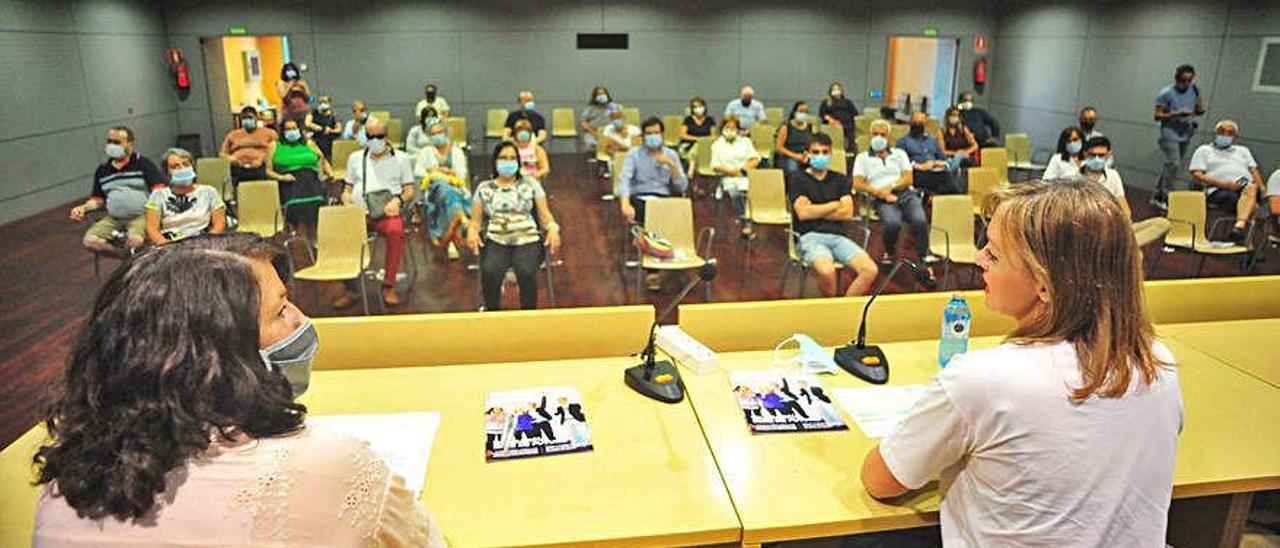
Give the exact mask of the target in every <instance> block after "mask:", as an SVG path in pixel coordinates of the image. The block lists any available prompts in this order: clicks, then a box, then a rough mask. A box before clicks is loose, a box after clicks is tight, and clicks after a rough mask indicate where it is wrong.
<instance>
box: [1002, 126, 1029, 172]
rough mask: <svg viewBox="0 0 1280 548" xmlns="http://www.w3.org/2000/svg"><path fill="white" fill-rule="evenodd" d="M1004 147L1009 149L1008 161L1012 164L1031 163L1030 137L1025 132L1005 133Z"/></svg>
mask: <svg viewBox="0 0 1280 548" xmlns="http://www.w3.org/2000/svg"><path fill="white" fill-rule="evenodd" d="M1004 148H1005V150H1007V151H1009V161H1010V162H1012V163H1014V164H1029V163H1031V138H1030V137H1028V136H1027V134H1026V133H1010V134H1007V135H1005V136H1004Z"/></svg>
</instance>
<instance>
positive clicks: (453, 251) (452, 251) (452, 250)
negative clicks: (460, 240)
mask: <svg viewBox="0 0 1280 548" xmlns="http://www.w3.org/2000/svg"><path fill="white" fill-rule="evenodd" d="M445 253H447V254H448V255H449V260H451V261H456V260H458V257H460V256H461V255H460V254H459V253H458V246H457V245H456V244H455V243H454V242H449V249H448V250H447V251H446V252H445Z"/></svg>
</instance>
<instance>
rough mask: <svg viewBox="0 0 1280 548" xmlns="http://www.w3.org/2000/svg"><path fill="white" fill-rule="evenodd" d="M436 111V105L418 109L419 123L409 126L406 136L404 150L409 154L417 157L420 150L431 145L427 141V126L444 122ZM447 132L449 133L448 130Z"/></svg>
mask: <svg viewBox="0 0 1280 548" xmlns="http://www.w3.org/2000/svg"><path fill="white" fill-rule="evenodd" d="M443 121H444V119H442V118H440V116H439V114H438V113H437V112H436V109H435V107H427V108H424V109H422V110H419V111H418V124H417V125H415V126H413V127H411V128H409V134H408V135H406V136H405V138H404V151H405V152H408V153H409V156H410V157H411V158H412V157H416V156H417V155H418V152H419V151H421V150H422V149H424V148H427V147H429V146H431V143H429V142H428V141H427V128H428V127H431V125H432V124H435V123H437V122H443ZM445 133H448V132H447V131H446V132H445Z"/></svg>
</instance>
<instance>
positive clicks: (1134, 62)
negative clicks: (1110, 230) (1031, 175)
mask: <svg viewBox="0 0 1280 548" xmlns="http://www.w3.org/2000/svg"><path fill="white" fill-rule="evenodd" d="M1000 13H1001V14H1002V15H1001V17H1000V19H999V28H998V31H997V36H996V38H995V40H994V41H995V42H998V44H999V45H998V48H997V53H996V55H994V57H993V60H992V68H993V73H992V78H991V83H990V90H989V93H990V102H991V106H992V110H993V112H994V113H995V114H996V116H997V117H998V118H1000V119H1001V121H1002V122H1003V123H1004V124H1005V125H1006V126H1007V127H1008V128H1009V129H1010V130H1011V131H1024V132H1027V133H1030V134H1031V138H1032V144H1033V146H1036V147H1044V148H1051V147H1053V146H1054V144H1055V143H1056V140H1057V135H1058V132H1059V131H1061V130H1062V128H1064V127H1067V126H1068V125H1074V124H1075V123H1076V116H1077V113H1078V112H1079V109H1080V108H1082V107H1083V106H1085V105H1089V104H1092V105H1094V106H1096V107H1097V108H1098V109H1099V110H1100V118H1101V122H1100V123H1099V127H1098V129H1099V130H1100V131H1102V132H1103V133H1105V134H1107V136H1109V137H1110V138H1111V139H1112V140H1113V141H1114V142H1115V146H1116V153H1117V164H1118V165H1119V168H1120V170H1121V174H1122V175H1123V176H1124V178H1125V182H1126V183H1127V184H1129V185H1134V186H1143V187H1148V188H1150V187H1152V186H1153V185H1154V183H1155V178H1156V176H1157V173H1158V170H1159V166H1160V164H1161V163H1162V160H1161V156H1160V153H1159V151H1158V150H1157V149H1156V144H1155V123H1154V121H1153V120H1152V110H1153V106H1154V103H1155V95H1156V93H1158V92H1159V90H1160V89H1161V88H1162V87H1164V86H1165V85H1168V84H1169V83H1172V81H1173V69H1174V67H1176V66H1177V65H1179V64H1182V63H1191V64H1193V65H1195V67H1196V72H1197V77H1196V81H1197V84H1198V85H1199V87H1200V91H1201V93H1202V94H1203V96H1204V100H1205V102H1206V104H1207V107H1208V114H1207V115H1206V116H1205V117H1204V118H1203V119H1202V120H1201V131H1200V133H1199V134H1198V135H1197V137H1196V139H1195V141H1194V144H1200V143H1203V142H1206V141H1207V140H1208V139H1209V138H1210V137H1211V129H1212V126H1213V123H1214V122H1215V121H1216V120H1218V119H1220V118H1223V117H1229V118H1233V119H1235V120H1237V121H1238V122H1240V124H1241V130H1242V138H1241V140H1242V142H1243V144H1246V145H1248V146H1249V147H1250V148H1251V149H1252V150H1253V153H1254V156H1255V157H1256V158H1257V160H1258V163H1259V166H1260V167H1261V168H1262V170H1263V173H1264V176H1265V175H1266V174H1267V173H1269V172H1270V171H1271V170H1273V169H1275V168H1276V167H1280V124H1277V123H1276V122H1277V121H1280V94H1275V93H1259V92H1253V91H1251V87H1252V83H1253V72H1254V68H1255V66H1256V65H1255V63H1256V62H1257V56H1258V50H1259V48H1260V46H1261V39H1260V38H1261V37H1262V36H1266V35H1268V34H1270V35H1271V36H1276V35H1280V30H1278V29H1280V4H1278V3H1276V2H1267V3H1264V2H1249V1H1241V0H1233V1H1231V2H1188V1H1178V0H1167V1H1163V2H1151V1H1147V2H1132V3H1126V4H1119V3H1114V4H1107V5H1105V6H1100V5H1099V4H1097V3H1083V2H1080V3H1053V2H1044V1H1036V2H1025V3H1023V2H1011V3H1009V4H1008V5H1006V6H1004V8H1003V9H1001V10H1000ZM1184 167H1185V166H1184Z"/></svg>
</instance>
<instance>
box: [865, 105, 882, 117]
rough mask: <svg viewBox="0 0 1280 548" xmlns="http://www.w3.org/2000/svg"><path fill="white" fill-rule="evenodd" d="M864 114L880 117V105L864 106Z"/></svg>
mask: <svg viewBox="0 0 1280 548" xmlns="http://www.w3.org/2000/svg"><path fill="white" fill-rule="evenodd" d="M862 114H863V115H864V116H875V117H876V118H879V117H880V107H862Z"/></svg>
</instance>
